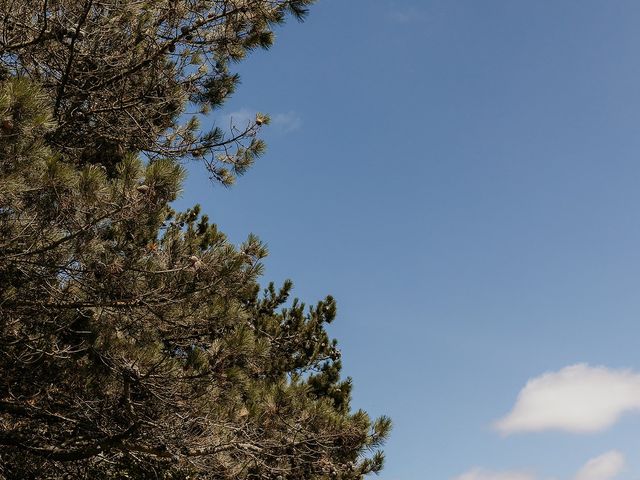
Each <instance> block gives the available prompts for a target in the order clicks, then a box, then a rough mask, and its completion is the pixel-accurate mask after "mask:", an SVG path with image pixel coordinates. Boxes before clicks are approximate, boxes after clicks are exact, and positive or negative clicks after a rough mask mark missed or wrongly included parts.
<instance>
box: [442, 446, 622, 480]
mask: <svg viewBox="0 0 640 480" xmlns="http://www.w3.org/2000/svg"><path fill="white" fill-rule="evenodd" d="M624 467H625V458H624V455H622V453H620V452H618V451H616V450H612V451H610V452H607V453H604V454H602V455H600V456H598V457H596V458H592V459H591V460H589V461H588V462H587V463H585V464H584V466H583V467H582V468H581V469H580V470H578V473H576V475H575V476H574V477H573V480H614V479H615V478H616V477H617V476H618V475H619V474H620V473H621V472H622V471H623V469H624ZM452 480H542V479H541V478H539V477H537V476H536V475H534V474H533V473H528V472H524V471H505V472H496V471H491V470H485V469H483V468H477V467H476V468H473V469H471V470H469V471H468V472H466V473H463V474H462V475H460V476H458V477H455V478H453V479H452Z"/></svg>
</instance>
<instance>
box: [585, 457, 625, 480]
mask: <svg viewBox="0 0 640 480" xmlns="http://www.w3.org/2000/svg"><path fill="white" fill-rule="evenodd" d="M624 463H625V462H624V456H623V455H622V454H621V453H620V452H617V451H615V450H613V451H611V452H607V453H605V454H603V455H600V456H599V457H596V458H593V459H591V460H589V461H588V462H587V463H586V464H585V466H584V467H582V468H581V469H580V471H579V472H578V473H577V474H576V476H575V477H574V480H613V479H614V478H615V477H617V476H618V474H619V473H620V472H622V469H623V468H624Z"/></svg>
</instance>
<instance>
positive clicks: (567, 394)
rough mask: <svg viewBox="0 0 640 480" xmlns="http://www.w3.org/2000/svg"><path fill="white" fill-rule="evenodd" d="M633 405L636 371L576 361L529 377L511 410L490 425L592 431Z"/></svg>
mask: <svg viewBox="0 0 640 480" xmlns="http://www.w3.org/2000/svg"><path fill="white" fill-rule="evenodd" d="M639 409H640V375H639V374H637V373H634V372H632V371H630V370H612V369H608V368H605V367H590V366H588V365H586V364H578V365H572V366H570V367H566V368H563V369H562V370H559V371H557V372H549V373H545V374H543V375H541V376H539V377H536V378H533V379H531V380H529V382H527V384H526V385H525V387H524V388H523V389H522V390H521V391H520V393H519V395H518V398H517V400H516V403H515V405H514V407H513V409H512V410H511V412H509V413H508V414H507V415H506V416H505V417H504V418H502V419H500V420H498V421H497V422H495V424H494V427H495V428H496V429H497V430H498V431H499V432H501V433H503V434H505V435H508V434H512V433H517V432H539V431H544V430H561V431H566V432H572V433H588V432H597V431H600V430H604V429H606V428H608V427H610V426H611V425H613V424H614V423H615V422H617V421H618V419H619V418H620V416H621V415H622V414H624V413H626V412H629V411H634V410H639Z"/></svg>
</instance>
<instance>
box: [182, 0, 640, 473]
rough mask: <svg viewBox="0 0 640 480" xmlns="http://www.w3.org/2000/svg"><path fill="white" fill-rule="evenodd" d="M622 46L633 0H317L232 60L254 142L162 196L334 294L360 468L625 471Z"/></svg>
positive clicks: (271, 270)
mask: <svg viewBox="0 0 640 480" xmlns="http://www.w3.org/2000/svg"><path fill="white" fill-rule="evenodd" d="M639 47H640V3H639V2H636V1H624V0H616V1H615V2H613V1H609V2H606V1H602V0H601V1H590V0H580V1H578V0H575V1H569V0H536V1H521V0H502V1H499V0H485V1H482V2H480V1H475V0H466V1H462V0H441V1H420V2H418V1H410V0H403V1H395V2H394V1H387V0H348V1H341V0H321V1H320V2H319V3H318V4H317V5H316V6H314V7H313V9H312V12H311V15H310V17H309V18H308V20H307V21H306V22H305V23H304V24H302V25H300V24H297V23H295V22H290V23H289V24H288V25H286V26H285V28H283V29H280V30H278V41H277V44H276V46H275V47H274V48H273V49H272V50H271V51H270V52H266V53H264V52H258V53H256V54H253V55H252V56H251V57H249V58H248V59H247V60H246V61H245V62H244V63H242V64H240V65H238V71H239V72H240V74H241V75H242V79H243V83H242V85H241V86H240V88H239V89H238V91H237V93H236V94H235V96H234V98H233V99H232V100H231V101H230V102H229V103H228V104H227V106H226V108H225V110H224V111H223V112H220V113H218V115H217V116H216V117H214V118H217V119H224V118H225V115H230V114H233V115H235V116H236V117H238V118H242V115H245V116H246V115H247V114H249V115H250V114H252V113H253V112H255V111H263V112H268V113H270V114H271V116H272V118H273V119H274V122H273V124H272V125H271V126H270V127H269V128H268V129H267V130H265V132H264V135H263V136H264V138H265V139H266V140H267V142H268V144H269V150H268V152H267V155H266V156H265V157H263V158H262V159H261V160H260V161H259V162H258V163H257V165H256V166H255V167H254V168H253V169H252V170H251V171H250V172H249V173H248V174H247V175H246V176H245V177H243V178H241V179H240V180H239V182H238V184H237V185H236V186H235V187H233V188H232V189H229V190H225V189H223V188H221V187H216V186H212V185H211V184H210V183H209V182H208V181H207V179H206V174H205V172H204V171H203V169H202V168H201V167H200V166H198V165H191V166H190V171H191V176H190V178H189V180H188V182H187V184H186V188H185V193H184V196H183V198H182V199H181V200H180V202H179V206H187V205H190V204H193V203H195V202H199V203H201V204H202V206H203V208H204V210H205V211H206V212H207V213H209V214H210V216H211V217H212V219H213V220H214V221H215V222H216V223H218V225H219V226H220V228H221V229H222V230H223V231H225V232H227V233H228V234H229V236H230V238H231V239H232V240H233V241H235V242H240V241H242V240H243V239H244V238H245V237H246V235H247V234H248V233H249V232H254V233H256V234H258V235H259V236H260V238H262V239H263V240H264V241H265V242H266V243H267V244H268V246H269V249H270V252H271V255H270V257H269V258H268V259H267V261H266V267H267V269H266V275H265V281H267V280H275V281H282V280H283V279H285V278H292V279H293V280H294V283H295V285H296V290H295V292H296V294H297V295H298V296H299V297H301V298H302V299H304V300H306V301H309V302H314V301H316V300H318V299H320V298H322V297H323V296H324V295H325V294H328V293H330V294H332V295H334V296H335V297H336V298H337V299H338V306H339V316H338V320H337V321H336V324H335V327H333V328H332V332H331V333H332V334H334V335H335V336H336V337H337V338H338V339H339V341H340V345H341V347H342V350H343V358H344V364H345V372H346V374H348V375H351V376H353V377H354V380H355V392H354V406H355V407H362V408H365V409H367V410H368V411H370V412H371V413H372V414H383V413H384V414H388V415H390V416H391V417H392V418H393V420H394V423H395V426H394V431H393V434H392V437H391V439H390V441H389V442H388V445H387V448H386V452H387V460H388V461H387V468H386V469H385V471H384V473H382V475H381V478H382V479H383V480H400V479H402V480H419V479H420V480H422V479H425V478H428V479H456V480H550V479H554V480H576V479H577V480H610V479H613V478H615V479H616V480H637V479H638V478H639V477H640V455H638V454H639V453H640V376H638V373H639V372H640V354H639V353H638V338H640V322H639V319H640V296H639V295H638V287H639V285H640V162H639V158H640V55H639V54H638V51H639ZM544 374H546V376H543V375H544ZM530 381H531V382H530ZM527 382H530V383H529V384H527ZM525 385H528V386H527V387H526V389H525ZM519 394H520V397H518V395H519ZM510 412H511V413H510ZM501 419H502V420H501ZM499 420H501V422H498V423H496V421H499Z"/></svg>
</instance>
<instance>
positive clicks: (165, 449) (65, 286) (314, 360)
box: [0, 0, 390, 480]
mask: <svg viewBox="0 0 640 480" xmlns="http://www.w3.org/2000/svg"><path fill="white" fill-rule="evenodd" d="M37 3H38V2H33V3H31V4H30V3H21V2H13V3H12V4H13V5H14V10H15V11H16V12H18V13H20V12H22V13H24V12H26V11H28V9H29V8H32V5H37ZM110 3H113V5H115V4H116V3H117V4H118V5H120V6H121V7H122V8H120V9H117V10H112V11H110V10H108V9H107V10H105V11H102V12H101V13H100V12H98V11H97V10H94V8H98V7H97V6H98V5H101V6H102V7H101V8H106V7H105V5H108V4H110ZM309 3H310V2H309V1H291V2H273V1H240V0H236V1H225V2H219V1H217V2H211V1H205V0H198V1H196V0H192V1H186V0H184V1H177V0H176V1H174V0H170V1H164V0H162V1H161V0H156V1H147V2H124V3H123V2H101V3H99V4H98V3H97V2H96V3H95V4H94V3H93V2H91V1H89V2H87V4H86V5H88V6H89V7H88V8H87V7H86V6H85V9H84V10H82V9H80V12H81V13H82V12H88V13H86V14H85V17H86V18H89V19H91V21H92V22H94V23H95V24H96V25H98V26H101V25H107V24H109V22H113V23H114V24H116V25H118V26H119V28H122V27H123V25H127V26H128V29H129V30H126V29H125V30H123V31H124V32H125V33H118V34H117V35H115V39H114V40H113V45H111V46H112V47H113V46H114V45H115V47H114V48H116V47H117V48H119V47H120V46H121V44H122V42H124V41H125V40H123V39H124V38H125V36H126V35H128V36H129V37H130V36H135V35H138V33H136V32H137V31H138V30H136V28H138V27H135V26H136V25H138V24H140V25H142V26H144V25H149V24H153V25H156V24H158V22H159V20H158V19H159V18H162V22H167V25H169V24H172V25H173V27H172V28H174V30H175V31H176V32H178V33H177V35H178V36H179V37H180V38H181V39H182V38H184V39H187V37H188V36H189V35H191V38H190V39H189V40H188V41H189V42H191V43H193V44H195V42H196V40H195V38H196V35H198V36H199V37H197V38H200V37H202V38H204V36H205V35H206V32H205V31H201V30H198V28H201V27H198V28H192V27H193V26H194V25H197V24H198V22H200V21H202V19H208V18H209V17H208V15H210V14H212V13H215V12H219V11H222V10H215V9H214V7H215V8H217V9H221V8H222V6H225V7H226V8H227V9H230V11H232V12H238V11H239V9H246V10H245V13H247V14H248V13H251V15H252V16H251V18H255V19H256V20H255V22H254V23H251V22H248V23H247V24H246V25H245V23H243V22H240V23H238V19H237V18H236V17H235V16H233V15H236V13H234V14H233V15H232V16H231V17H230V18H229V19H227V20H224V22H226V23H219V24H224V25H226V26H227V28H229V29H231V28H235V29H237V31H238V32H240V33H237V35H236V36H235V37H234V36H233V35H231V37H230V38H237V39H239V40H238V41H239V43H238V44H237V45H227V44H225V45H226V46H227V47H229V49H228V50H227V49H223V50H221V49H222V47H221V44H220V42H219V40H218V39H217V37H216V41H215V42H214V43H213V44H212V45H211V46H209V47H207V48H209V50H208V51H207V52H206V53H207V54H208V55H211V54H213V53H215V55H216V56H218V57H221V58H220V60H221V61H225V59H233V60H236V59H237V58H240V57H241V56H242V53H243V52H244V51H247V50H250V49H252V48H263V47H267V46H268V45H270V42H271V41H272V40H271V35H270V33H269V32H270V30H268V27H269V25H271V24H272V23H273V22H281V21H282V20H283V19H284V15H285V13H287V12H288V13H291V14H293V15H295V16H303V15H304V14H305V9H306V6H307V5H308V4H309ZM43 5H45V9H46V8H52V9H54V10H52V11H55V8H58V9H65V8H68V9H69V12H71V13H74V12H76V11H77V9H78V8H80V7H79V6H82V3H81V2H75V1H74V2H64V1H53V0H50V1H49V2H44V4H40V5H39V6H40V7H42V6H43ZM2 6H3V2H1V1H0V7H2ZM171 6H174V7H175V10H177V11H179V10H180V8H183V9H184V11H185V12H186V11H188V12H190V15H191V14H193V13H194V12H201V13H202V12H209V13H207V14H206V16H204V17H193V16H188V15H186V14H185V15H183V16H182V17H180V15H178V13H179V12H178V13H176V12H174V13H175V16H174V17H172V16H171V15H172V13H171V12H172V11H171V10H170V9H168V10H167V8H168V7H171ZM4 7H5V8H4V11H5V15H6V16H7V17H6V18H14V17H11V15H13V11H12V12H11V13H7V12H8V10H7V8H6V7H7V5H6V4H4ZM161 7H163V8H164V10H163V8H161ZM187 7H188V8H187ZM34 8H35V7H34ZM206 8H208V9H209V10H207V9H206ZM21 9H22V10H21ZM145 9H146V10H145ZM252 9H253V10H252ZM270 9H271V10H270ZM34 11H35V10H34ZM59 11H60V10H57V12H59ZM38 12H41V11H40V10H38ZM141 12H142V15H141V17H140V15H138V14H140V13H141ZM163 12H164V13H163ZM167 12H168V13H167ZM265 12H266V13H265ZM274 12H275V13H274ZM71 13H70V14H69V17H72V15H71ZM98 13H100V15H102V16H99V15H98ZM183 13H184V12H183ZM267 14H268V15H267ZM38 15H40V16H41V17H42V14H40V13H34V16H33V17H25V21H27V19H29V18H31V20H33V21H34V22H37V21H40V22H44V20H43V19H42V18H40V20H38V18H39V17H38ZM92 15H93V16H92ZM145 15H146V16H145ZM162 15H164V17H162ZM261 15H267V16H266V17H261ZM46 18H48V20H47V21H46V22H48V23H49V25H48V26H47V28H45V29H44V30H42V31H43V32H44V33H41V34H38V33H33V32H32V33H31V34H30V35H32V36H33V35H35V37H28V36H27V35H28V33H25V32H23V33H21V34H20V35H22V36H20V35H18V33H14V34H13V35H16V39H14V40H11V37H10V36H9V37H6V36H5V39H6V38H9V39H10V41H13V42H14V43H15V42H22V44H24V43H29V42H32V43H30V44H29V45H27V46H25V47H19V46H18V47H16V46H15V44H14V46H13V47H12V48H13V49H14V51H17V52H18V53H16V54H14V56H13V57H12V59H11V58H9V56H7V55H4V56H2V57H1V58H3V60H4V62H5V68H6V75H5V78H4V80H3V81H2V83H1V84H0V479H31V478H33V479H68V478H96V479H98V478H99V479H122V478H132V479H147V478H148V479H158V478H160V479H161V478H164V479H188V478H203V479H205V478H207V479H221V480H222V479H247V480H249V479H276V480H285V479H286V480H293V479H296V480H297V479H310V480H311V479H314V480H316V479H317V480H329V479H342V480H356V479H361V478H363V477H364V476H365V475H367V474H369V473H372V472H378V471H379V470H380V469H381V468H382V464H383V456H382V453H381V452H380V450H379V449H380V447H381V445H382V444H383V442H384V439H385V438H386V436H387V435H388V433H389V430H390V421H389V420H388V419H387V418H386V417H382V418H379V419H371V418H370V417H369V416H368V415H367V414H366V413H365V412H363V411H353V410H352V409H351V406H350V395H351V388H352V383H351V379H342V377H341V375H340V369H341V363H340V351H339V350H338V347H337V343H336V341H335V340H332V339H330V338H329V336H328V335H327V332H326V326H327V324H329V323H331V322H332V321H333V320H334V318H335V317H336V303H335V300H334V299H333V298H331V297H327V298H326V299H324V300H322V301H320V302H318V303H317V304H316V305H313V306H306V305H305V304H304V303H302V302H300V301H298V300H295V299H294V300H291V301H290V299H289V297H290V293H291V290H292V283H291V282H289V281H287V282H285V283H284V285H283V286H282V287H280V288H276V286H274V285H273V284H269V285H268V286H267V288H266V289H264V291H261V287H260V284H259V280H260V276H261V274H262V264H261V260H262V259H263V258H264V257H265V256H266V255H267V250H266V248H265V246H264V245H263V244H262V243H261V242H260V241H259V240H258V239H257V238H256V237H254V236H250V237H249V238H248V239H247V240H246V241H245V242H244V243H243V244H242V245H240V246H238V247H236V246H234V245H232V244H231V243H230V242H229V241H228V239H227V238H226V237H225V235H224V234H223V233H222V232H220V231H219V230H218V228H217V226H216V225H215V224H213V223H211V222H210V221H209V219H208V218H207V216H206V215H203V214H202V213H201V211H200V208H199V207H198V206H195V207H193V208H192V209H189V210H187V211H184V212H176V211H174V210H173V209H172V208H171V202H173V201H174V200H175V199H176V198H177V196H178V195H179V193H180V189H181V188H182V182H183V180H184V176H185V171H184V169H183V167H182V166H181V161H183V160H184V159H185V158H186V157H187V156H189V155H192V154H193V152H192V151H191V147H189V148H188V149H186V150H183V151H181V152H180V153H179V154H178V152H177V150H175V151H174V152H173V154H171V153H172V152H171V149H172V148H174V147H175V145H176V144H175V143H174V144H168V145H169V147H168V150H167V151H166V152H164V154H162V155H160V154H158V155H155V156H154V155H150V154H149V151H150V150H149V149H151V148H155V147H154V145H156V146H157V145H160V143H158V142H156V139H154V140H153V141H151V140H149V143H148V144H147V145H146V147H145V148H148V149H145V148H142V146H140V145H134V144H133V143H132V142H133V141H134V140H133V136H135V135H136V134H137V133H136V131H134V130H131V129H130V125H129V124H127V122H126V121H124V120H123V121H122V122H121V123H120V124H118V123H115V124H113V125H110V126H109V129H111V130H109V132H107V131H106V130H104V129H102V127H100V125H101V123H100V122H101V121H102V120H101V119H100V118H98V117H99V116H100V115H101V112H97V111H94V112H93V113H91V115H89V114H87V115H85V114H83V115H80V116H75V117H74V116H73V115H72V113H69V112H67V110H66V109H67V108H72V107H70V106H69V102H71V103H73V101H76V100H77V99H76V100H74V98H75V97H74V95H80V93H79V91H80V90H81V89H82V88H83V87H82V83H81V81H83V80H86V81H88V82H89V83H90V82H91V81H93V80H91V77H85V76H84V75H85V71H84V70H82V69H80V67H79V65H74V68H71V69H67V68H66V67H65V69H64V71H69V72H70V73H69V74H68V77H69V78H68V79H67V80H65V82H66V83H65V84H64V88H63V90H67V89H69V90H70V91H71V92H72V94H70V96H66V94H64V93H62V94H61V92H60V90H61V88H60V86H61V85H63V84H62V83H58V84H57V85H56V84H54V85H53V86H52V84H51V82H48V81H47V75H51V78H50V79H49V80H51V79H53V78H55V79H57V80H56V82H62V78H63V77H62V76H59V75H58V76H56V75H54V74H53V73H52V72H51V71H49V72H48V73H42V74H41V75H31V74H30V75H29V77H31V79H30V80H29V81H27V80H26V79H25V76H24V75H21V73H25V71H29V69H30V68H31V69H36V68H42V70H43V72H44V70H45V69H44V68H43V67H42V65H36V64H37V62H36V61H35V57H36V56H37V55H40V57H41V58H44V53H42V52H41V51H40V50H38V48H40V49H42V50H43V52H46V51H47V48H52V47H51V46H50V45H49V44H50V43H52V42H54V41H56V42H59V43H63V41H65V38H67V37H65V35H66V34H64V35H62V34H60V35H61V37H60V35H59V37H60V38H61V39H60V38H58V37H55V38H54V37H50V35H53V33H49V32H50V31H51V32H55V31H56V30H51V28H52V27H51V23H53V20H52V18H53V17H50V16H47V17H46ZM185 18H186V19H185ZM176 19H178V20H176ZM198 19H200V20H198ZM85 20H86V19H85ZM220 21H221V22H223V20H220ZM127 22H128V23H127ZM171 22H173V23H171ZM189 22H191V23H189ZM219 24H216V25H219ZM6 25H11V21H10V20H8V21H6V22H5V27H4V28H7V27H6ZM76 25H80V23H77V24H76ZM180 25H182V28H185V30H184V31H183V30H182V29H181V27H180ZM133 27H135V28H133ZM140 28H142V27H140ZM163 28H164V27H163ZM167 28H168V27H167ZM18 29H19V28H18V26H16V27H14V28H13V29H12V30H11V31H12V32H15V31H16V30H18ZM86 30H87V31H86V32H85V33H84V34H83V35H84V36H83V38H84V39H86V38H91V30H90V29H89V27H86ZM35 31H36V32H38V31H40V30H35ZM81 31H84V30H83V28H81V27H77V28H76V29H75V30H74V32H76V33H74V35H75V37H74V38H76V39H77V38H78V34H79V33H80V32H81ZM212 31H214V32H216V31H219V30H216V29H214V28H213V27H212ZM67 33H68V31H67ZM107 33H108V32H107ZM125 34H126V35H125ZM38 35H40V36H42V37H43V38H45V40H42V39H40V38H39V36H38ZM106 35H107V34H106V33H103V36H102V37H100V38H101V39H102V41H103V42H107V41H108V40H109V37H108V36H106ZM127 38H128V37H127ZM135 38H137V37H135ZM135 38H134V40H135ZM159 41H160V42H167V41H168V40H166V39H161V40H159ZM180 41H182V40H180ZM3 42H5V43H4V48H5V50H7V49H8V47H7V41H6V40H3ZM39 42H40V43H39ZM141 42H142V40H141ZM161 44H164V43H161ZM174 44H175V45H176V47H179V48H180V49H183V48H186V45H183V44H180V43H179V42H178V41H176V42H174ZM232 47H233V48H232ZM21 48H25V49H27V50H28V51H29V55H30V56H31V57H29V58H31V60H32V61H33V64H29V62H28V59H24V60H20V55H22V54H23V53H24V52H22V51H21V50H20V49H21ZM55 48H58V47H57V46H56V47H55ZM66 48H67V53H66V55H67V57H66V58H67V59H68V58H69V56H73V55H72V54H71V52H72V48H71V45H70V44H68V45H67V46H66ZM101 48H102V49H103V50H105V51H108V49H109V44H107V43H105V44H104V45H102V46H101ZM56 51H57V50H56ZM176 51H177V50H176ZM21 52H22V53H21ZM164 52H165V53H166V54H167V55H171V54H172V52H171V50H170V49H168V48H167V49H166V50H165V51H164ZM182 54H184V52H181V55H182ZM24 55H26V53H24ZM77 55H78V56H79V57H82V55H83V54H82V53H81V52H79V53H77ZM110 58H112V57H110ZM43 61H44V60H43ZM83 61H84V60H83ZM137 61H139V60H137ZM11 62H13V66H12V64H11ZM22 62H24V63H25V65H27V66H25V67H24V68H22V67H21V65H22ZM165 62H166V60H165ZM68 64H70V62H67V63H63V65H68ZM80 65H81V64H80ZM153 65H154V64H153V62H150V63H149V64H148V66H149V68H151V66H153ZM18 67H20V68H18ZM76 67H77V68H78V69H79V70H78V71H79V73H78V76H77V77H75V76H74V75H73V71H74V69H75V68H76ZM96 68H97V67H96ZM105 68H110V67H105ZM140 68H141V71H140V72H139V73H140V75H141V76H144V75H142V74H143V73H145V74H148V73H149V72H148V71H146V70H144V68H143V67H140ZM145 68H146V67H145ZM171 68H172V69H175V68H176V67H175V65H174V66H173V67H171ZM174 73H175V70H174ZM110 75H114V73H113V72H111V73H110ZM34 78H35V80H37V81H38V82H41V84H38V83H37V82H35V81H34V80H33V79H34ZM106 78H111V77H108V76H107V77H106ZM176 78H178V80H176V83H175V85H179V84H180V82H181V81H182V80H180V78H179V76H178V77H176ZM134 80H135V79H130V84H131V85H132V87H133V89H134V90H135V89H136V88H139V90H138V93H139V95H141V98H142V97H144V95H145V94H144V92H143V89H142V86H140V85H138V84H136V82H135V81H134ZM99 83H100V82H98V83H97V84H99ZM203 85H206V82H205V83H203ZM230 85H231V84H230ZM85 86H86V84H85ZM104 88H105V90H104V92H107V93H104V92H103V93H104V95H108V94H110V93H112V92H109V91H108V90H107V87H106V86H105V87H104ZM111 88H112V87H111ZM176 88H178V87H176ZM220 88H221V87H220V86H219V85H218V86H216V87H211V88H210V89H209V90H206V91H204V93H203V95H204V94H205V93H206V94H207V95H211V96H209V97H207V98H208V99H209V100H207V101H211V103H212V104H213V105H212V106H215V104H216V102H219V100H220V99H221V98H222V97H221V96H220V91H221V90H220ZM225 88H226V89H227V90H228V92H229V93H230V91H231V90H232V88H231V87H230V86H227V87H225ZM94 91H95V90H90V91H88V93H86V94H87V97H85V101H86V102H88V103H90V99H91V98H92V95H94ZM215 92H217V93H215ZM156 107H157V105H156V106H154V107H153V108H156ZM172 108H174V107H172ZM125 110H126V107H125ZM133 111H135V109H134V110H132V111H131V112H133ZM149 111H150V110H144V109H143V110H142V111H141V112H138V113H137V114H139V115H141V116H140V117H139V118H138V121H140V120H141V119H145V115H148V114H149ZM61 112H67V113H61ZM131 112H126V111H121V112H120V115H121V118H122V119H124V118H129V117H130V116H129V114H130V113H131ZM177 113H179V109H178V110H173V113H172V114H171V115H173V116H174V117H176V115H177ZM131 114H132V113H131ZM67 115H70V117H67ZM92 115H93V117H91V116H92ZM109 115H116V113H115V112H114V111H111V112H109ZM68 118H72V122H73V125H74V129H75V130H72V129H71V126H70V125H68V124H66V123H65V122H67V120H68ZM110 118H115V117H110ZM148 120H149V121H150V122H152V123H153V122H155V119H154V118H148ZM69 121H71V120H69ZM84 122H87V123H86V124H85V123H84ZM267 122H268V117H266V116H262V115H259V116H258V117H257V118H256V125H257V126H261V125H262V124H266V123H267ZM158 124H159V125H160V124H162V122H159V123H158ZM162 125H164V126H165V128H167V129H169V130H171V129H172V128H175V129H179V128H180V127H179V126H177V124H176V125H174V126H171V125H169V126H167V125H166V124H162ZM93 127H96V135H93V133H92V132H93V130H92V128H93ZM119 127H122V129H121V130H118V128H119ZM251 128H255V125H254V126H253V127H251ZM196 130H197V125H195V124H194V123H192V124H190V125H189V126H188V127H187V129H186V130H185V131H189V132H191V134H193V135H196ZM107 133H109V135H107ZM138 133H139V132H138ZM155 134H156V133H155V132H154V135H155ZM160 137H161V135H160V134H159V133H158V138H160ZM223 137H224V135H223V134H222V132H218V133H215V132H213V133H208V134H204V135H202V136H201V139H204V140H202V141H203V142H204V143H206V142H219V143H220V142H223V141H224V140H223ZM117 138H119V141H120V143H117V144H116V143H111V144H109V142H115V141H116V139H117ZM107 139H109V140H108V141H107ZM245 139H248V142H249V143H248V144H243V145H240V146H239V147H238V148H237V150H236V151H235V152H234V153H233V158H232V159H224V158H220V159H217V160H212V159H211V158H209V159H208V160H205V164H208V165H209V166H210V168H219V169H221V170H219V171H218V174H219V175H220V176H221V177H224V178H219V180H220V181H221V182H222V183H223V184H224V183H228V182H229V181H232V179H233V178H235V176H236V175H238V174H241V173H243V172H244V171H245V170H246V168H248V167H249V166H250V164H251V162H252V161H253V160H254V158H255V156H256V155H257V154H259V153H260V152H261V151H262V149H263V148H264V145H263V144H262V142H261V141H260V140H258V139H257V138H255V135H254V131H251V132H249V136H248V137H246V134H245ZM165 141H166V139H165V140H162V139H161V142H165ZM154 142H155V143H154ZM102 147H104V148H102ZM205 150H206V148H205ZM158 151H160V150H159V149H158ZM207 155H208V153H207V152H203V153H202V155H201V156H200V157H199V158H202V157H206V156H207ZM216 155H218V156H221V155H225V153H221V152H218V153H216ZM227 155H230V154H227ZM141 158H145V161H142V160H141ZM207 162H209V163H207ZM211 162H217V163H215V165H212V164H211ZM225 163H227V164H228V165H227V166H224V164H225ZM221 165H222V166H221ZM224 171H226V172H227V173H220V172H224ZM225 176H228V179H227V180H225V178H227V177H225ZM216 178H217V177H216Z"/></svg>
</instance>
